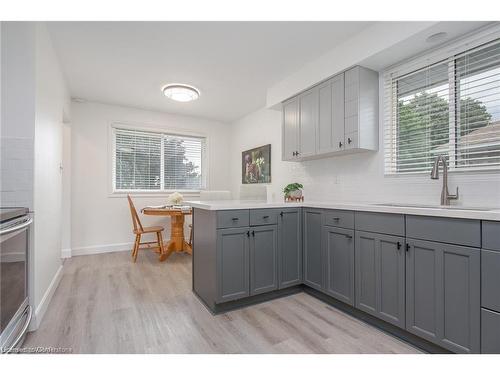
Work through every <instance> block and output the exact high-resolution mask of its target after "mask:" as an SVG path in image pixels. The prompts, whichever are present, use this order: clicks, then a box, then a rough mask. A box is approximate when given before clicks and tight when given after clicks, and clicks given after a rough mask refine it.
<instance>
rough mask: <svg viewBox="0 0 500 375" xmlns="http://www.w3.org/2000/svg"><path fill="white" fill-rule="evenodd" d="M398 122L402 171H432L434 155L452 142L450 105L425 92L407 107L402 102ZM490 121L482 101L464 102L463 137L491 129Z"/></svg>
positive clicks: (399, 162) (400, 166)
mask: <svg viewBox="0 0 500 375" xmlns="http://www.w3.org/2000/svg"><path fill="white" fill-rule="evenodd" d="M398 118H399V128H398V170H400V171H410V170H422V169H425V168H430V166H431V162H432V160H431V159H432V157H433V156H435V153H433V151H437V150H438V149H439V147H440V146H443V145H446V144H448V142H449V130H448V129H449V126H450V124H449V121H450V119H449V104H448V102H447V101H446V100H445V99H444V98H442V97H439V96H438V95H437V94H435V93H434V94H429V93H426V92H423V93H421V94H417V95H416V96H415V97H414V98H412V99H411V100H409V101H408V102H406V103H403V101H399V103H398ZM490 120H491V114H489V113H488V111H487V108H486V107H485V106H484V105H483V104H482V103H481V102H480V101H479V100H475V99H471V98H469V97H467V98H465V99H461V100H460V126H459V134H460V136H464V135H467V134H469V133H470V132H472V131H474V130H476V129H478V128H481V127H483V126H486V125H488V123H489V122H490ZM416 157H419V159H415V158H416ZM415 161H417V162H416V163H414V162H415Z"/></svg>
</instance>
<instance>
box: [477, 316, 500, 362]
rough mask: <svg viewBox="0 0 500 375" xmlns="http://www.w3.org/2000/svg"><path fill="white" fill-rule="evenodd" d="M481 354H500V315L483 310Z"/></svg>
mask: <svg viewBox="0 0 500 375" xmlns="http://www.w3.org/2000/svg"><path fill="white" fill-rule="evenodd" d="M481 353H485V354H500V313H498V312H496V311H491V310H487V309H481Z"/></svg>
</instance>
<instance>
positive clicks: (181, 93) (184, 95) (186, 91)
mask: <svg viewBox="0 0 500 375" xmlns="http://www.w3.org/2000/svg"><path fill="white" fill-rule="evenodd" d="M161 90H162V91H163V94H164V95H165V96H166V97H167V98H169V99H172V100H175V101H177V102H190V101H193V100H196V99H198V98H199V97H200V90H198V89H197V88H196V87H193V86H189V85H185V84H182V83H170V84H168V85H165V86H163V88H162V89H161Z"/></svg>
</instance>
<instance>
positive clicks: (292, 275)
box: [278, 208, 302, 289]
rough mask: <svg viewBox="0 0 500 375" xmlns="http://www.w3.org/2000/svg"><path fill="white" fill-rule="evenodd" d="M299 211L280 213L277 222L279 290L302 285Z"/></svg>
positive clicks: (300, 221) (292, 210)
mask: <svg viewBox="0 0 500 375" xmlns="http://www.w3.org/2000/svg"><path fill="white" fill-rule="evenodd" d="M300 214H301V209H300V208H297V209H286V210H283V211H281V213H280V216H279V219H278V220H279V221H278V235H279V243H278V264H279V267H278V279H279V282H278V286H279V288H280V289H282V288H286V287H289V286H292V285H298V284H301V283H302V225H301V223H302V220H301V217H300Z"/></svg>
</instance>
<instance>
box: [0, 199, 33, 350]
mask: <svg viewBox="0 0 500 375" xmlns="http://www.w3.org/2000/svg"><path fill="white" fill-rule="evenodd" d="M32 222H33V219H32V218H31V217H30V215H29V212H28V209H27V208H24V207H7V208H0V352H1V353H8V352H11V351H13V350H15V348H17V347H19V346H20V345H21V344H22V342H23V340H24V338H25V336H26V331H27V329H28V326H29V324H30V321H31V315H32V309H31V306H30V305H29V299H28V269H29V268H28V262H29V247H30V240H29V231H30V227H31V223H32Z"/></svg>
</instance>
